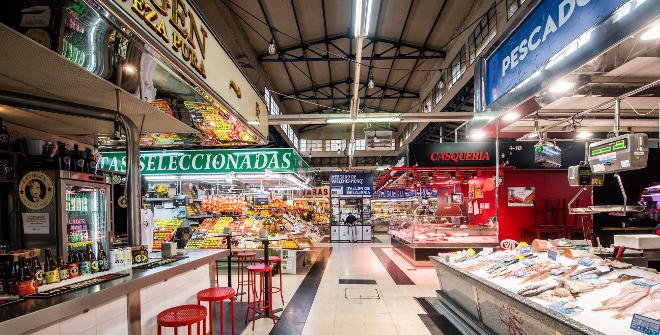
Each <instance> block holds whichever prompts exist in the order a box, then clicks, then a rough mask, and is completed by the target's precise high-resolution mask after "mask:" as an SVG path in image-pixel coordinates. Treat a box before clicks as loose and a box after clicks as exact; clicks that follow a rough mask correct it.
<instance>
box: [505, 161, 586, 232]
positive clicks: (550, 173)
mask: <svg viewBox="0 0 660 335" xmlns="http://www.w3.org/2000/svg"><path fill="white" fill-rule="evenodd" d="M502 178H503V180H502V185H500V190H499V212H500V222H499V223H500V240H504V239H513V240H516V241H520V240H521V239H522V238H523V234H522V231H521V229H522V228H534V227H535V226H536V225H546V224H557V223H553V222H550V223H548V222H547V220H546V217H547V215H546V199H552V201H554V203H555V204H556V202H557V199H560V200H561V199H566V203H567V204H568V202H569V201H570V200H571V198H573V196H575V194H576V193H577V192H578V191H579V190H580V188H579V187H571V186H569V185H568V178H567V171H566V170H525V171H516V170H504V171H503V173H502ZM516 186H517V187H535V188H536V190H535V193H536V199H535V201H534V207H509V206H508V205H507V188H508V187H516ZM561 201H563V200H561ZM578 201H579V205H580V207H582V206H587V205H591V190H587V191H584V192H583V193H582V194H581V195H580V198H579V200H578ZM564 216H565V217H566V222H567V224H568V225H569V226H572V225H574V220H575V218H576V217H577V216H575V215H568V213H567V212H565V213H564ZM535 220H536V222H535ZM551 221H552V220H551ZM589 224H591V221H589ZM526 239H528V240H530V241H526V242H531V237H528V238H526Z"/></svg>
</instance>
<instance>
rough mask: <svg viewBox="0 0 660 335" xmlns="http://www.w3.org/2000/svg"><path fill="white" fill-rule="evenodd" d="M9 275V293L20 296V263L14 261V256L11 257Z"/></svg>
mask: <svg viewBox="0 0 660 335" xmlns="http://www.w3.org/2000/svg"><path fill="white" fill-rule="evenodd" d="M7 272H8V273H9V274H8V276H7V292H8V293H9V294H13V295H16V294H18V285H17V280H18V262H16V261H15V260H14V256H13V255H12V256H11V261H10V262H9V269H8V271H7Z"/></svg>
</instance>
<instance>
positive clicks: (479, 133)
mask: <svg viewBox="0 0 660 335" xmlns="http://www.w3.org/2000/svg"><path fill="white" fill-rule="evenodd" d="M484 137H486V133H484V132H483V131H481V130H477V131H475V132H472V133H471V134H470V138H471V139H474V140H480V139H482V138H484Z"/></svg>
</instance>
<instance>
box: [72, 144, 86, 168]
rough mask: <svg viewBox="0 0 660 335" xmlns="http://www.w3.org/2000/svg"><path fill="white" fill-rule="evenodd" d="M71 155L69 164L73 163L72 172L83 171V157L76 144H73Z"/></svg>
mask: <svg viewBox="0 0 660 335" xmlns="http://www.w3.org/2000/svg"><path fill="white" fill-rule="evenodd" d="M71 156H72V157H71V160H72V163H71V164H72V165H73V169H72V170H73V171H74V172H83V168H84V167H85V157H83V155H82V154H81V153H80V150H78V145H77V144H74V145H73V153H72V155H71Z"/></svg>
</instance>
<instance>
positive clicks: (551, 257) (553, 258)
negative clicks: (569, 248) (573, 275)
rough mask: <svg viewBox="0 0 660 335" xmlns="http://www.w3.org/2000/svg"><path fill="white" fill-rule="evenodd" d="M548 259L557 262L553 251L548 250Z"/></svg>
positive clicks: (555, 253)
mask: <svg viewBox="0 0 660 335" xmlns="http://www.w3.org/2000/svg"><path fill="white" fill-rule="evenodd" d="M548 259H549V260H551V261H553V262H556V261H557V252H556V251H554V250H548Z"/></svg>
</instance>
